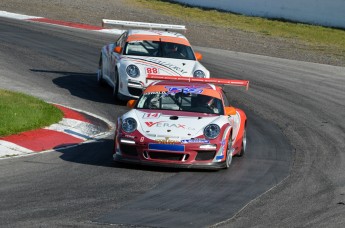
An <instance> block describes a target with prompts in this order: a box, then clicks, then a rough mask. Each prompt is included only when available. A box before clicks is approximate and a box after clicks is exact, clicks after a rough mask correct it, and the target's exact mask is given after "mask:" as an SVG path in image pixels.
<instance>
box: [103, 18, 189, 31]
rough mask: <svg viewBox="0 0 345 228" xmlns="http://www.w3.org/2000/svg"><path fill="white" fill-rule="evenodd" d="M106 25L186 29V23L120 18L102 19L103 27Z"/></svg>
mask: <svg viewBox="0 0 345 228" xmlns="http://www.w3.org/2000/svg"><path fill="white" fill-rule="evenodd" d="M105 25H113V26H121V27H122V28H124V27H134V28H148V29H161V30H166V31H167V30H183V31H186V30H187V29H186V26H185V25H171V24H157V23H147V22H136V21H119V20H109V19H103V20H102V27H104V26H105Z"/></svg>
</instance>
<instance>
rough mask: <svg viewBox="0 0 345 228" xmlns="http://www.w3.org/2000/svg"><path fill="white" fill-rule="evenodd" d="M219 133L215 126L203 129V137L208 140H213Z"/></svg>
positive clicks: (218, 128)
mask: <svg viewBox="0 0 345 228" xmlns="http://www.w3.org/2000/svg"><path fill="white" fill-rule="evenodd" d="M219 133H220V127H219V126H218V125H217V124H209V125H207V126H206V127H205V129H204V135H205V137H206V138H208V139H215V138H217V137H218V135H219Z"/></svg>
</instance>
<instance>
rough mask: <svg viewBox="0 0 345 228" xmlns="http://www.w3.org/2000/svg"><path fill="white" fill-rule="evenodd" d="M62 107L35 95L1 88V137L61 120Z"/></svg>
mask: <svg viewBox="0 0 345 228" xmlns="http://www.w3.org/2000/svg"><path fill="white" fill-rule="evenodd" d="M62 117H63V113H62V112H61V110H60V109H58V108H56V107H55V106H54V105H52V104H48V103H46V102H44V101H42V100H40V99H37V98H35V97H32V96H29V95H25V94H22V93H17V92H11V91H7V90H0V137H3V136H7V135H12V134H16V133H20V132H23V131H28V130H33V129H37V128H41V127H45V126H49V125H51V124H53V123H56V122H59V121H60V120H61V119H62Z"/></svg>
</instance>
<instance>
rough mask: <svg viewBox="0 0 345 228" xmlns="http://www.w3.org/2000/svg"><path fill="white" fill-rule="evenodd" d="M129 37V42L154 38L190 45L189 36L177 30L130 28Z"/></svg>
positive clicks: (155, 39) (154, 39)
mask: <svg viewBox="0 0 345 228" xmlns="http://www.w3.org/2000/svg"><path fill="white" fill-rule="evenodd" d="M127 32H128V37H127V42H129V41H140V40H152V41H163V42H171V43H178V44H183V45H187V46H190V43H189V41H188V40H187V38H186V37H185V36H184V35H182V34H180V33H177V32H170V31H159V30H142V29H130V30H128V31H127Z"/></svg>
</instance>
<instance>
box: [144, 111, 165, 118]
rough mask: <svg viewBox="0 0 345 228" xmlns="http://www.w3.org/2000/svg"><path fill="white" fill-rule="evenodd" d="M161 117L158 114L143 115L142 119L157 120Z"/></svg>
mask: <svg viewBox="0 0 345 228" xmlns="http://www.w3.org/2000/svg"><path fill="white" fill-rule="evenodd" d="M160 116H161V114H160V113H158V112H151V113H144V116H143V119H157V118H159V117H160Z"/></svg>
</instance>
